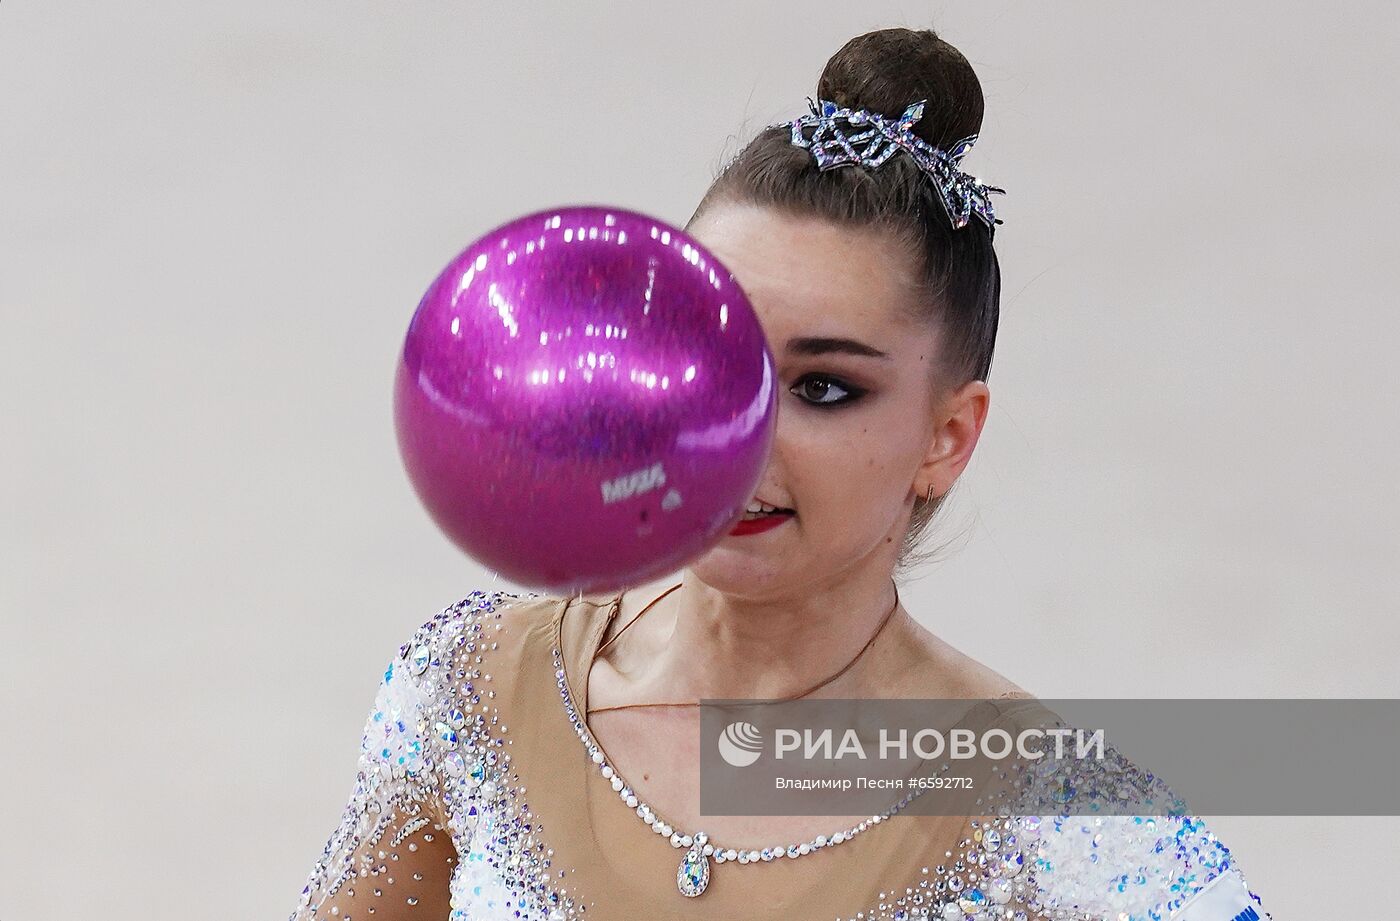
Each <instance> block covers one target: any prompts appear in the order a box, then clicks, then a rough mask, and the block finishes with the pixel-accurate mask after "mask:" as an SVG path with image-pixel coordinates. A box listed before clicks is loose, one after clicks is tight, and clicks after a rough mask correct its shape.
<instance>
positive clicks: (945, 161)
mask: <svg viewBox="0 0 1400 921" xmlns="http://www.w3.org/2000/svg"><path fill="white" fill-rule="evenodd" d="M927 101H928V100H926V99H921V100H919V101H918V102H916V103H914V104H913V105H911V106H910V107H909V108H907V109H905V110H904V114H903V115H901V116H900V117H899V118H897V119H890V118H885V117H884V116H882V115H880V114H879V113H876V112H871V111H869V110H867V109H847V108H843V107H841V106H838V105H836V103H834V102H829V101H827V100H825V99H822V100H818V101H813V100H812V98H811V97H810V96H809V97H807V105H808V106H809V107H810V108H811V110H812V114H811V115H804V116H802V117H801V118H795V119H793V120H792V121H791V122H790V123H789V124H790V125H791V127H792V143H794V144H796V145H797V146H798V147H805V148H807V149H808V150H810V151H811V152H812V155H813V156H814V157H815V158H816V161H817V166H818V167H819V168H820V169H822V170H828V169H834V168H836V167H838V166H852V165H855V164H860V165H861V166H865V167H869V168H872V169H873V168H875V167H878V166H880V165H881V164H883V163H884V162H885V161H886V160H888V159H889V158H890V157H892V156H894V154H895V153H896V152H897V151H900V150H903V151H905V152H906V153H908V154H909V156H910V157H912V158H913V160H914V162H915V163H916V164H918V166H919V168H920V169H921V170H923V171H924V173H926V174H927V175H928V176H929V178H930V179H932V180H933V184H934V187H935V188H937V189H938V193H939V198H940V199H941V200H942V201H943V209H944V210H945V211H946V212H947V213H948V220H949V221H951V222H952V224H953V228H954V229H961V228H962V227H965V226H967V222H968V221H969V220H970V219H971V217H972V215H974V214H975V215H976V216H977V218H978V219H979V220H981V221H982V223H984V224H986V225H987V226H988V227H990V228H992V230H995V229H996V227H995V225H997V224H1000V223H1002V222H1001V221H1000V220H998V219H997V217H996V212H995V211H994V210H993V208H992V202H991V198H990V196H991V195H993V194H1001V195H1005V194H1006V190H1005V189H999V188H997V187H996V186H991V185H987V184H985V183H982V182H978V181H977V177H975V176H970V175H968V174H967V173H964V172H963V171H962V169H961V168H960V167H959V165H958V164H959V163H960V161H961V160H962V158H963V156H964V155H965V154H966V153H967V152H968V151H969V150H971V149H972V145H973V144H975V143H976V142H977V135H975V134H974V135H970V136H969V137H965V138H963V139H962V140H961V141H958V142H957V143H956V144H954V145H953V146H952V148H951V149H949V150H946V151H945V150H941V149H939V148H937V147H934V146H933V145H932V144H930V143H928V142H927V141H925V140H924V139H923V138H921V137H919V136H918V135H916V134H915V133H914V125H915V124H916V123H917V122H918V121H919V119H920V118H922V117H923V114H924V103H925V102H927ZM818 102H820V104H821V105H820V108H819V107H818V104H817V103H818ZM809 130H810V135H809ZM856 132H858V133H856Z"/></svg>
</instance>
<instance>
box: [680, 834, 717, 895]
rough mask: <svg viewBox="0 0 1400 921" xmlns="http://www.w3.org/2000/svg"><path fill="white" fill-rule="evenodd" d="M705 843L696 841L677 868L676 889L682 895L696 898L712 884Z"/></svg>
mask: <svg viewBox="0 0 1400 921" xmlns="http://www.w3.org/2000/svg"><path fill="white" fill-rule="evenodd" d="M704 846H705V845H704V842H703V841H696V842H695V843H694V844H693V845H691V847H690V850H688V851H686V852H685V856H684V857H682V858H681V863H680V866H678V867H676V888H677V889H679V890H680V891H681V895H684V896H689V897H690V898H694V897H695V896H697V895H699V894H700V893H702V892H704V891H705V887H706V886H708V885H709V884H710V858H709V857H707V856H705V851H704V849H703V848H704Z"/></svg>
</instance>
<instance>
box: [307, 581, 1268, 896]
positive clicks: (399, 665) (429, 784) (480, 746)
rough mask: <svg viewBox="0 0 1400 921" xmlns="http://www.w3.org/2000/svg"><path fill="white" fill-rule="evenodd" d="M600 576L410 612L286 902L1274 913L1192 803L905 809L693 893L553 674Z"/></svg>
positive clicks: (585, 662)
mask: <svg viewBox="0 0 1400 921" xmlns="http://www.w3.org/2000/svg"><path fill="white" fill-rule="evenodd" d="M616 597H617V596H616V595H610V596H606V597H590V596H581V597H576V598H557V597H550V596H541V595H537V594H534V593H527V594H525V595H518V594H513V593H510V592H502V591H496V592H489V593H488V592H481V591H478V592H473V593H472V594H471V595H470V596H468V597H467V598H465V599H463V600H461V601H459V602H457V603H456V604H453V605H451V606H449V607H447V608H445V609H443V610H442V611H439V612H438V613H437V614H435V615H434V616H433V617H432V618H431V619H429V620H428V621H427V622H426V623H424V624H423V625H422V626H421V627H419V628H418V629H417V630H416V631H415V633H414V634H413V636H412V637H411V638H410V639H409V640H408V642H406V643H404V644H403V645H402V646H401V647H400V648H399V650H398V651H397V653H396V654H395V655H393V656H392V658H391V661H390V662H389V664H388V667H387V668H386V670H385V672H384V676H383V680H382V681H381V682H380V685H379V689H378V693H377V695H376V697H375V700H374V705H373V708H372V709H371V711H370V714H369V717H368V719H367V721H366V723H365V728H364V733H363V736H362V739H361V750H360V757H359V765H358V772H357V774H356V778H355V783H354V787H353V790H352V792H351V796H350V801H349V803H348V804H347V806H346V808H345V811H344V813H343V815H342V819H341V822H340V824H339V826H338V827H337V828H335V830H334V831H333V832H332V833H331V835H330V838H329V840H328V841H327V842H326V845H325V848H324V850H323V852H322V854H321V856H320V858H319V859H318V860H317V861H316V862H315V865H314V866H313V868H312V871H311V873H310V877H309V879H308V880H307V884H306V888H305V889H304V890H303V892H302V895H301V899H300V901H299V903H298V905H297V907H296V909H295V910H294V911H293V913H292V921H308V919H313V918H316V919H330V918H335V919H337V921H371V919H400V918H425V919H426V918H432V919H434V921H437V919H439V918H442V917H444V916H446V917H448V918H449V919H450V921H505V919H513V921H536V919H539V921H565V919H593V921H639V919H667V921H688V919H699V918H723V919H773V921H777V919H784V921H792V919H802V921H807V919H813V921H827V919H835V921H926V919H932V921H998V919H1009V921H1029V919H1090V921H1108V919H1113V921H1147V919H1154V921H1155V919H1169V918H1170V919H1179V921H1254V919H1257V918H1266V917H1268V916H1267V915H1266V914H1265V912H1264V910H1263V909H1262V908H1261V907H1260V906H1259V900H1258V897H1257V896H1255V895H1254V894H1253V893H1251V892H1250V891H1249V889H1248V887H1247V886H1246V884H1245V882H1244V878H1243V876H1242V875H1241V874H1240V872H1239V870H1238V868H1237V867H1236V866H1235V863H1234V858H1233V855H1232V854H1231V853H1230V851H1229V849H1228V848H1226V847H1225V846H1224V845H1223V844H1222V843H1221V842H1220V841H1219V840H1218V839H1217V838H1216V837H1215V836H1214V835H1213V834H1212V833H1211V832H1210V831H1209V829H1207V828H1206V827H1205V825H1204V823H1203V822H1201V821H1200V820H1199V819H1198V818H1195V817H1192V816H1175V817H1171V816H1126V817H1108V816H1105V817H1097V818H1094V817H1082V816H1059V817H1056V816H1020V817H997V816H978V817H945V816H903V815H901V816H896V817H894V818H892V819H889V820H886V821H885V822H883V823H881V824H879V825H875V826H873V827H871V828H869V829H867V830H866V831H864V832H863V833H861V834H860V835H858V836H856V837H854V838H852V839H851V840H849V841H845V842H843V843H841V844H840V845H839V846H836V847H830V848H825V849H818V850H817V851H816V852H814V853H810V854H807V855H804V856H801V857H800V858H798V859H788V858H787V857H785V856H784V855H783V853H782V852H781V850H779V852H778V853H777V854H772V853H768V854H766V855H765V856H764V857H762V858H761V859H760V860H756V861H755V862H754V863H753V865H748V866H733V867H730V866H727V865H726V866H725V867H723V868H722V869H720V870H719V871H717V872H716V874H715V877H714V879H713V881H712V882H711V883H710V885H709V887H708V888H707V889H706V890H705V891H704V893H703V894H702V895H700V896H698V897H694V898H687V897H686V896H684V895H682V894H681V893H680V892H679V891H678V890H677V887H676V882H675V879H676V865H677V860H678V858H679V857H681V856H682V855H683V854H684V852H683V851H678V850H676V849H675V848H673V847H672V846H671V843H670V841H669V840H667V839H666V838H665V837H663V836H662V835H659V834H657V833H656V832H655V830H654V829H653V828H652V826H650V825H648V824H645V823H644V822H643V821H642V820H641V819H640V818H639V817H638V815H637V814H636V813H635V812H634V811H633V810H632V809H629V808H628V806H627V804H625V803H623V802H621V801H620V800H619V797H618V792H617V791H616V790H615V789H614V787H613V785H612V784H611V783H610V781H609V779H607V778H605V777H603V776H602V775H601V774H600V773H599V770H598V767H597V765H595V764H594V763H593V762H592V761H591V760H590V759H589V757H588V753H587V751H586V750H585V749H584V747H583V746H582V745H581V744H580V741H579V736H578V734H577V731H576V730H575V728H574V727H573V725H572V724H571V722H570V720H569V717H568V713H567V711H566V707H565V705H564V700H563V699H561V683H564V684H563V688H564V689H565V690H567V692H568V694H569V695H571V696H572V698H573V700H575V701H578V702H580V704H579V709H580V710H582V711H583V712H587V704H586V701H587V697H586V695H587V676H588V670H589V667H590V666H591V664H592V662H593V658H594V652H595V650H596V649H597V648H598V645H599V643H600V642H601V639H602V636H603V633H604V632H605V630H606V627H607V622H608V618H607V613H606V608H607V607H608V606H609V605H611V603H612V601H613V600H615V599H616ZM556 656H558V661H559V662H560V664H561V665H562V667H556Z"/></svg>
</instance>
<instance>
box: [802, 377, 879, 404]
mask: <svg viewBox="0 0 1400 921" xmlns="http://www.w3.org/2000/svg"><path fill="white" fill-rule="evenodd" d="M810 382H815V383H816V384H817V385H818V386H817V389H816V390H815V391H813V390H810V389H808V388H807V384H809V383H810ZM792 391H795V392H797V394H798V398H799V399H801V400H802V401H803V402H804V403H809V404H811V405H812V406H820V407H835V406H843V405H849V404H851V403H854V402H855V401H856V400H858V399H860V398H861V397H862V396H864V395H865V393H866V391H865V390H864V389H863V388H860V387H857V386H855V385H854V384H848V383H846V382H845V381H843V380H841V379H840V378H838V377H832V376H831V375H829V374H816V373H813V374H804V375H802V377H800V378H798V380H797V383H795V384H793V385H792ZM814 392H815V394H816V397H815V398H811V397H808V396H804V395H803V393H814ZM833 392H839V393H841V394H844V395H843V396H840V397H838V398H836V399H827V397H829V396H830V395H831V394H832V393H833Z"/></svg>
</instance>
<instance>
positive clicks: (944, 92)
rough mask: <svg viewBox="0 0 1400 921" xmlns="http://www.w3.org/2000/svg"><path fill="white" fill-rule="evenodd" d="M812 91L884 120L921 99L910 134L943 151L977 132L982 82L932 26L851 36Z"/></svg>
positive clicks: (958, 52) (902, 111)
mask: <svg viewBox="0 0 1400 921" xmlns="http://www.w3.org/2000/svg"><path fill="white" fill-rule="evenodd" d="M817 95H818V96H819V97H820V98H822V99H826V100H830V101H831V102H834V103H836V104H837V105H839V106H844V107H846V108H850V109H866V110H868V111H871V112H876V113H878V114H880V115H884V116H886V117H887V118H898V117H899V116H900V115H903V114H904V110H905V109H907V108H908V107H909V106H911V105H913V104H914V103H916V102H918V101H919V100H920V99H925V100H927V102H926V103H925V105H924V114H923V117H922V118H921V119H920V120H919V121H918V122H917V123H915V125H914V133H915V134H917V135H918V136H919V137H921V138H923V139H924V140H925V141H928V142H929V143H930V144H932V145H934V146H935V147H938V148H942V149H947V148H948V147H950V146H952V145H953V144H954V143H956V142H957V141H960V140H962V139H963V138H965V137H968V136H969V135H973V134H977V133H978V132H980V131H981V130H982V111H983V99H982V84H981V83H980V82H979V81H978V79H977V74H976V73H975V72H974V71H973V69H972V65H971V64H970V63H968V60H967V58H965V57H963V55H962V52H960V51H958V49H956V48H954V47H953V46H952V45H950V44H948V43H947V42H945V41H944V40H943V39H941V38H939V37H938V33H936V32H934V31H933V30H932V29H924V30H920V31H915V30H913V29H903V28H899V29H880V30H878V31H875V32H867V33H865V34H864V35H858V36H856V37H855V38H853V39H851V40H850V41H848V42H846V44H844V45H842V46H841V49H840V50H839V51H837V52H836V53H835V54H833V55H832V56H831V59H830V60H829V61H827V62H826V67H825V69H823V70H822V75H821V79H820V80H818V81H817Z"/></svg>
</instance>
